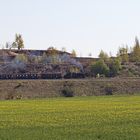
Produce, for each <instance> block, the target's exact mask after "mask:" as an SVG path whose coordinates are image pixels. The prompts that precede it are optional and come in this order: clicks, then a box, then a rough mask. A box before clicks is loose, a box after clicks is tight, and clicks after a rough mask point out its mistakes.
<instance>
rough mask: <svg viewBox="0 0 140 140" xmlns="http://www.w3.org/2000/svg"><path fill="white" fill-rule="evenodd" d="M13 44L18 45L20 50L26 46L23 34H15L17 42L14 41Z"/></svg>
mask: <svg viewBox="0 0 140 140" xmlns="http://www.w3.org/2000/svg"><path fill="white" fill-rule="evenodd" d="M13 46H17V48H18V50H20V49H23V48H24V42H23V39H22V36H21V34H16V35H15V42H13Z"/></svg>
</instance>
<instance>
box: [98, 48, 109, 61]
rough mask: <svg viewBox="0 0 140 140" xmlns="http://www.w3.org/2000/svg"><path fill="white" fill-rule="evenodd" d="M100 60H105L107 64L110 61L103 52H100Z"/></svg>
mask: <svg viewBox="0 0 140 140" xmlns="http://www.w3.org/2000/svg"><path fill="white" fill-rule="evenodd" d="M99 58H100V59H102V60H104V61H105V62H107V61H108V59H109V57H108V54H107V53H105V52H104V51H103V50H101V51H100V54H99Z"/></svg>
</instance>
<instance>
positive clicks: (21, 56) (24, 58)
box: [15, 54, 28, 63]
mask: <svg viewBox="0 0 140 140" xmlns="http://www.w3.org/2000/svg"><path fill="white" fill-rule="evenodd" d="M15 59H16V60H18V61H20V62H24V63H27V62H28V57H27V56H26V55H25V54H18V55H17V56H16V58H15Z"/></svg>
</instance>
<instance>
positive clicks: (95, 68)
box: [91, 59, 109, 76]
mask: <svg viewBox="0 0 140 140" xmlns="http://www.w3.org/2000/svg"><path fill="white" fill-rule="evenodd" d="M91 71H92V72H93V73H94V74H95V75H97V74H103V75H105V76H108V74H109V67H108V66H107V65H106V64H105V62H104V60H102V59H100V60H98V61H97V62H96V63H95V64H93V65H92V66H91Z"/></svg>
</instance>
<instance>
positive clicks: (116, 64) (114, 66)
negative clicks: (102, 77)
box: [109, 58, 122, 77]
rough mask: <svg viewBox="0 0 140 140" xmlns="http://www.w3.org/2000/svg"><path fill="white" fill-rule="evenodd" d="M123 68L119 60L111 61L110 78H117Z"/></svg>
mask: <svg viewBox="0 0 140 140" xmlns="http://www.w3.org/2000/svg"><path fill="white" fill-rule="evenodd" d="M121 68H122V66H121V61H120V59H119V58H115V59H111V60H110V63H109V69H110V72H109V76H110V77H113V76H116V75H117V74H118V73H119V71H120V70H121Z"/></svg>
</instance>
